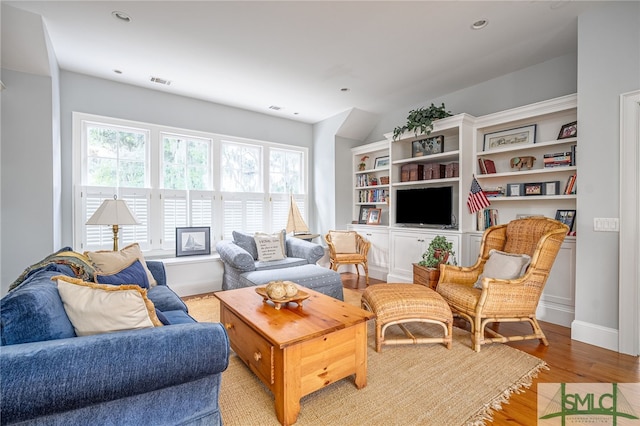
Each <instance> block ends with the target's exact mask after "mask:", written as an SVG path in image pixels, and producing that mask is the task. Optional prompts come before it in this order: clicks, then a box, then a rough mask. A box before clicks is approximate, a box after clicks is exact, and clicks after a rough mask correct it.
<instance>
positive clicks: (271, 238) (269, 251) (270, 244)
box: [253, 233, 284, 262]
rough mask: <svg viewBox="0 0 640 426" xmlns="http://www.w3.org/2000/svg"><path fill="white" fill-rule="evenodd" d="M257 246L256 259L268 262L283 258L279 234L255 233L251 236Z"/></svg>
mask: <svg viewBox="0 0 640 426" xmlns="http://www.w3.org/2000/svg"><path fill="white" fill-rule="evenodd" d="M253 238H254V239H255V241H256V247H257V248H258V260H259V261H261V262H270V261H272V260H282V259H284V250H283V249H284V247H283V242H282V238H281V236H280V235H268V234H261V233H256V235H255V236H254V237H253Z"/></svg>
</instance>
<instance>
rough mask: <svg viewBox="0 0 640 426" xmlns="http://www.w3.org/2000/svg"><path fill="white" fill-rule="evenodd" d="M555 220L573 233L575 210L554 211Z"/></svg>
mask: <svg viewBox="0 0 640 426" xmlns="http://www.w3.org/2000/svg"><path fill="white" fill-rule="evenodd" d="M556 220H559V221H560V222H562V223H564V224H565V225H567V226H568V227H569V232H572V231H573V223H574V222H575V220H576V211H575V210H556Z"/></svg>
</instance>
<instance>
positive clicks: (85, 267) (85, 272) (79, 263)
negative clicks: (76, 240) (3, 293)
mask: <svg viewBox="0 0 640 426" xmlns="http://www.w3.org/2000/svg"><path fill="white" fill-rule="evenodd" d="M49 265H66V266H68V267H69V268H71V270H72V271H73V275H74V276H75V277H76V278H80V279H82V280H86V281H91V280H93V273H94V268H93V266H92V265H91V260H90V259H89V258H88V257H87V256H85V255H83V254H80V253H76V252H75V251H73V249H72V248H71V247H63V248H61V249H60V250H58V251H56V252H55V253H52V254H50V255H48V256H47V257H45V258H44V259H42V260H41V261H40V262H38V263H34V264H33V265H31V266H29V267H28V268H26V269H25V270H24V271H23V272H22V274H20V276H19V277H18V278H17V279H16V280H15V281H14V282H13V283H12V284H11V285H10V286H9V291H11V290H13V289H14V288H16V287H18V286H19V285H20V284H21V283H23V282H24V281H25V280H26V279H27V278H29V276H30V275H31V274H33V273H34V272H36V271H39V270H40V269H42V268H45V267H47V266H49Z"/></svg>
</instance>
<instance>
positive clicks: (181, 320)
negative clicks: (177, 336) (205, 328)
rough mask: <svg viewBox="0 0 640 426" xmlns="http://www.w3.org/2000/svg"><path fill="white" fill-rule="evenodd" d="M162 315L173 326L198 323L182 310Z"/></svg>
mask: <svg viewBox="0 0 640 426" xmlns="http://www.w3.org/2000/svg"><path fill="white" fill-rule="evenodd" d="M162 314H163V315H164V317H165V318H166V319H167V322H168V323H169V324H171V325H176V324H193V323H194V322H197V321H196V320H195V319H193V318H192V317H191V316H190V315H189V314H188V313H186V312H185V311H182V310H177V311H167V312H163V313H162Z"/></svg>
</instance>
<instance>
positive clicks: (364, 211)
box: [358, 205, 376, 225]
mask: <svg viewBox="0 0 640 426" xmlns="http://www.w3.org/2000/svg"><path fill="white" fill-rule="evenodd" d="M375 207H376V206H369V205H366V206H360V215H359V216H358V223H359V224H361V225H362V224H366V223H367V222H368V221H369V210H371V209H374V208H375Z"/></svg>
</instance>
